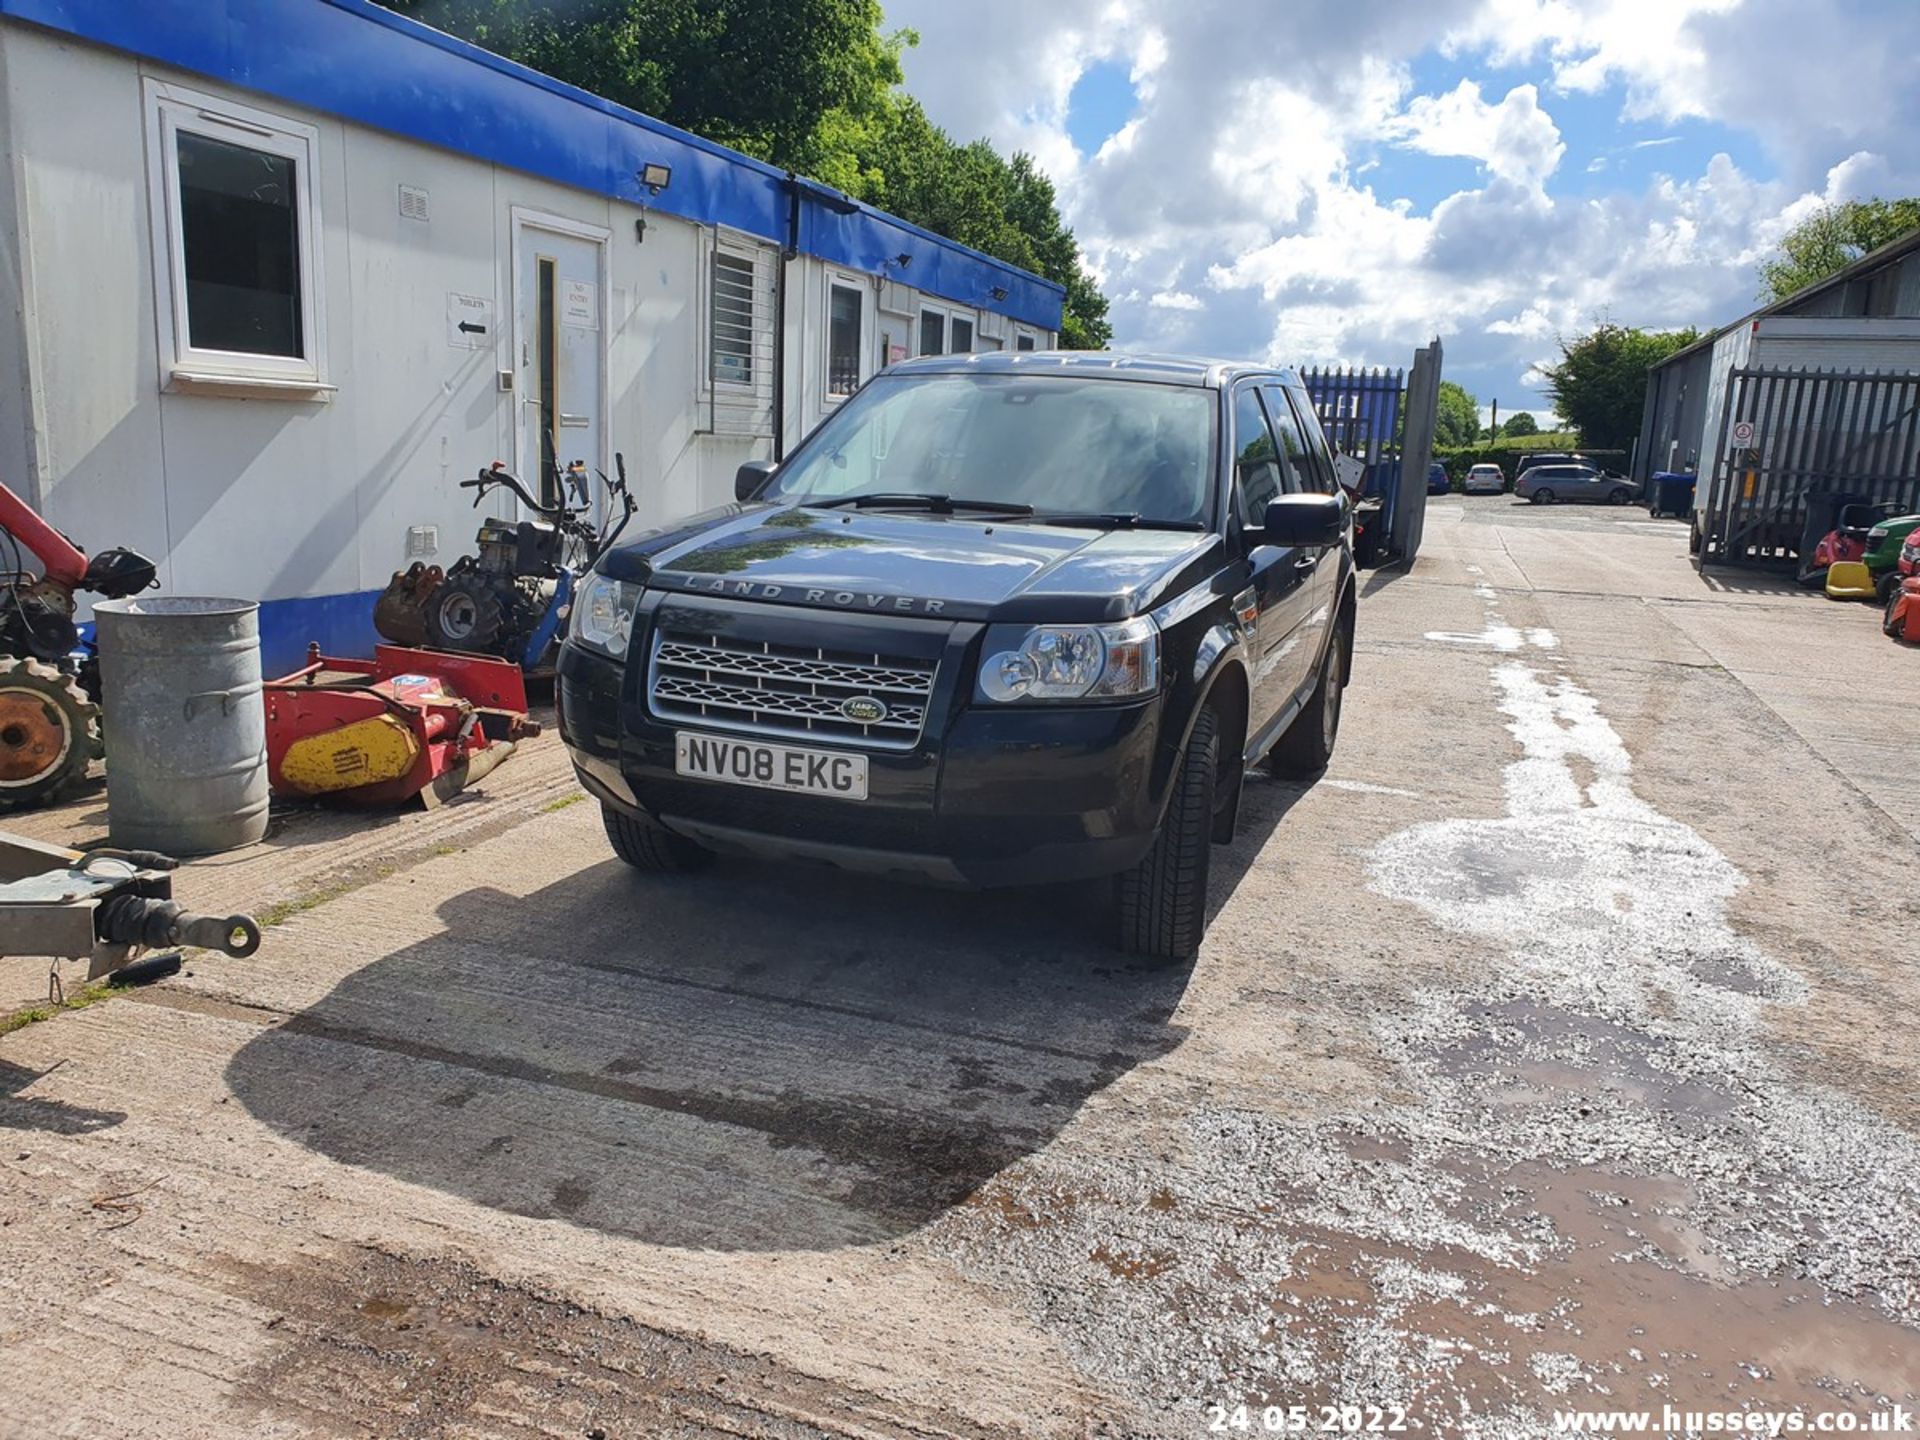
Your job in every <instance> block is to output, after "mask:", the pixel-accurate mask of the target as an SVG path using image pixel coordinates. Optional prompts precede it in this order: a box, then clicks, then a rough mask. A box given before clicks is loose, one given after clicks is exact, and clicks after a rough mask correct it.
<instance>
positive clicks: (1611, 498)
mask: <svg viewBox="0 0 1920 1440" xmlns="http://www.w3.org/2000/svg"><path fill="white" fill-rule="evenodd" d="M1632 498H1633V492H1632V491H1631V490H1626V489H1621V488H1616V489H1613V490H1609V491H1608V492H1607V504H1609V505H1624V504H1626V503H1627V502H1628V501H1629V500H1631V499H1632Z"/></svg>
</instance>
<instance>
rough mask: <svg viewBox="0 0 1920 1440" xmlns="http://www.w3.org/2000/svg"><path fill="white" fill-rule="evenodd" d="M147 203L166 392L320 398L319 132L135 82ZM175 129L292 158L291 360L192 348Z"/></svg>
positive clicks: (323, 373)
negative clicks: (144, 125) (294, 331)
mask: <svg viewBox="0 0 1920 1440" xmlns="http://www.w3.org/2000/svg"><path fill="white" fill-rule="evenodd" d="M143 89H144V92H145V101H146V106H145V109H146V115H147V121H148V129H147V199H148V211H149V220H150V223H151V225H152V231H153V259H154V270H155V275H154V297H155V318H156V322H157V327H158V338H159V348H160V368H161V378H162V382H163V384H164V385H165V386H166V388H168V389H194V388H200V387H215V388H218V387H239V388H243V389H247V390H258V391H264V392H269V393H270V392H273V391H285V392H290V393H293V394H295V395H298V396H302V397H307V396H313V395H317V394H328V393H331V392H332V390H333V388H334V387H333V386H331V385H329V384H328V383H327V330H326V303H325V274H324V270H323V261H322V256H321V241H320V226H321V214H320V183H319V158H320V132H319V130H318V129H316V128H315V127H314V126H312V125H304V124H301V123H300V122H299V121H297V120H288V119H285V118H283V117H281V116H279V115H274V114H271V113H269V112H267V111H265V110H260V109H256V108H255V107H253V106H251V105H240V104H236V103H234V102H233V101H231V100H226V99H223V98H221V97H219V96H217V95H209V94H206V93H204V92H202V91H198V90H189V89H187V88H185V87H184V86H179V85H170V84H166V83H164V82H162V81H158V80H152V79H149V80H147V81H146V82H145V84H144V87H143ZM182 131H186V132H188V133H190V134H194V135H204V136H206V137H207V138H209V139H213V140H223V141H226V142H227V143H228V144H232V145H244V146H246V147H247V148H249V149H252V150H260V151H264V152H265V153H267V154H270V155H283V156H285V157H286V158H288V159H290V160H292V161H293V162H294V225H295V230H296V243H297V245H298V249H299V254H298V257H297V258H298V261H299V265H300V337H301V348H302V349H303V350H304V351H305V352H306V353H305V354H303V355H300V356H291V355H253V354H248V353H246V352H243V351H233V350H207V349H199V348H196V347H195V346H194V345H193V343H192V339H191V336H192V330H191V329H190V328H189V325H188V319H187V270H186V247H185V244H184V233H183V228H182V217H181V206H180V150H179V143H178V137H179V135H180V133H181V132H182Z"/></svg>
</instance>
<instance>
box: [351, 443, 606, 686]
mask: <svg viewBox="0 0 1920 1440" xmlns="http://www.w3.org/2000/svg"><path fill="white" fill-rule="evenodd" d="M613 462H614V471H615V476H616V478H614V479H611V480H609V479H608V478H607V475H606V473H605V472H604V471H602V472H599V473H600V480H601V483H602V485H603V486H604V487H605V489H606V501H607V503H606V506H605V513H604V518H603V520H602V521H601V522H600V523H599V524H597V525H596V523H595V522H594V520H593V519H592V511H593V503H592V499H591V496H590V495H589V493H588V479H587V477H588V471H587V467H586V465H585V463H584V462H582V461H578V460H576V461H574V462H573V463H572V464H571V465H569V466H568V467H567V468H566V470H564V471H562V472H560V473H559V475H558V476H557V477H556V478H557V479H558V480H559V481H560V483H559V484H558V485H556V486H555V490H556V492H557V494H558V499H557V500H556V501H555V502H554V503H552V504H544V503H542V502H541V501H540V500H539V499H537V498H536V497H535V496H534V495H532V494H531V493H530V492H529V491H528V490H527V487H526V486H525V485H523V484H522V483H521V482H520V480H519V479H518V477H516V476H514V475H513V474H511V473H510V472H509V471H508V470H507V468H506V466H505V465H503V464H501V463H500V462H499V461H495V462H494V463H493V464H492V465H490V466H488V467H487V468H486V469H484V470H481V471H480V472H479V474H478V475H476V476H475V477H474V478H473V479H471V480H463V481H461V482H460V488H461V489H463V490H473V491H474V492H475V494H474V497H473V503H474V507H475V508H476V509H477V508H478V507H479V506H480V504H481V502H482V501H484V500H485V499H486V498H487V496H488V495H489V494H491V493H492V492H493V491H494V490H496V489H504V490H506V491H508V492H509V493H511V494H512V495H513V496H514V497H515V498H516V499H518V500H519V502H520V504H521V506H522V508H523V510H524V511H525V512H528V513H530V514H531V515H532V516H533V517H534V518H532V519H524V520H501V519H498V518H495V517H492V516H489V517H488V518H486V519H484V520H482V521H481V522H480V529H479V531H478V533H477V534H476V535H475V537H474V550H475V553H474V554H472V555H463V556H461V557H460V559H458V560H456V561H455V562H454V563H453V564H452V565H451V566H450V567H448V568H447V569H446V570H445V571H442V570H441V569H440V567H439V566H437V565H426V564H424V563H422V562H419V561H416V562H415V563H414V564H412V565H411V566H409V567H408V568H407V569H405V570H396V571H394V573H393V579H392V580H391V581H389V582H388V584H387V588H386V590H385V591H384V592H382V594H381V596H380V598H379V599H378V600H377V601H375V602H374V607H373V625H374V628H375V629H376V630H378V631H379V632H380V634H381V635H383V636H385V637H386V638H387V639H388V640H391V641H393V642H394V643H395V644H397V645H411V646H416V647H418V646H427V647H430V648H433V649H436V650H458V651H465V652H469V653H474V654H483V655H494V656H498V657H499V658H500V659H503V660H511V661H514V662H516V663H517V664H519V665H520V666H521V668H522V669H524V670H527V671H540V670H543V669H545V668H547V667H548V665H549V663H550V657H551V653H552V651H553V649H554V647H555V644H556V642H557V640H558V637H559V634H560V627H561V622H562V621H563V620H564V619H565V618H566V613H567V607H568V606H569V605H570V604H571V603H572V600H573V588H574V585H575V584H576V583H577V582H578V580H579V577H580V576H581V575H583V574H585V573H586V572H587V570H588V569H590V568H591V567H592V565H593V563H594V561H596V560H598V559H599V558H600V556H601V555H602V554H604V553H605V552H606V550H607V549H608V548H609V547H610V546H611V545H612V544H613V543H614V541H615V540H617V539H618V538H619V536H620V532H621V531H622V530H624V529H625V528H626V525H627V522H628V520H630V519H631V518H632V517H633V510H634V503H633V495H632V492H631V490H630V489H629V488H628V485H627V465H626V459H625V457H624V456H621V455H618V454H616V455H615V456H614V457H613Z"/></svg>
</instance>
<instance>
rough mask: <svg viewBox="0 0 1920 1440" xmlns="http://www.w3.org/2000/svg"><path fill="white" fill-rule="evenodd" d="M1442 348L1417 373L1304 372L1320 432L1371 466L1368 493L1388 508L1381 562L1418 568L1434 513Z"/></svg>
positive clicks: (1418, 356) (1364, 486)
mask: <svg viewBox="0 0 1920 1440" xmlns="http://www.w3.org/2000/svg"><path fill="white" fill-rule="evenodd" d="M1440 359H1441V351H1440V341H1439V340H1438V339H1437V338H1436V339H1435V340H1434V341H1433V343H1432V344H1431V345H1428V346H1427V347H1425V348H1424V349H1421V350H1418V351H1416V352H1415V353H1414V362H1413V373H1412V375H1411V377H1409V375H1408V373H1407V372H1406V371H1405V370H1384V369H1374V370H1366V369H1361V370H1354V369H1350V368H1346V367H1341V368H1339V369H1334V368H1331V367H1327V368H1317V369H1311V370H1302V371H1301V372H1300V379H1301V380H1302V381H1303V382H1304V383H1305V384H1306V387H1307V393H1308V394H1309V395H1311V396H1312V397H1313V408H1314V411H1315V413H1316V414H1318V415H1319V417H1320V428H1321V429H1322V430H1323V431H1325V432H1326V436H1327V443H1328V444H1329V445H1331V446H1332V447H1333V448H1334V450H1335V452H1336V453H1338V454H1342V455H1351V456H1353V457H1354V459H1356V460H1358V461H1360V463H1361V464H1362V465H1363V466H1365V467H1366V468H1365V473H1364V477H1363V479H1362V481H1361V486H1360V489H1361V493H1362V494H1364V495H1371V496H1378V497H1379V499H1380V502H1381V528H1382V531H1383V537H1376V538H1378V539H1379V548H1378V549H1376V547H1375V545H1373V544H1369V545H1368V546H1367V549H1368V551H1369V552H1370V553H1373V554H1374V555H1376V556H1377V557H1379V558H1385V557H1386V556H1391V557H1392V558H1394V559H1398V560H1403V561H1411V560H1412V559H1413V557H1414V555H1415V553H1416V552H1417V551H1418V550H1419V548H1420V539H1421V535H1422V533H1423V531H1424V528H1425V522H1426V509H1427V462H1428V461H1429V460H1430V459H1431V458H1432V455H1433V426H1434V418H1435V412H1436V410H1437V409H1438V405H1439V385H1440Z"/></svg>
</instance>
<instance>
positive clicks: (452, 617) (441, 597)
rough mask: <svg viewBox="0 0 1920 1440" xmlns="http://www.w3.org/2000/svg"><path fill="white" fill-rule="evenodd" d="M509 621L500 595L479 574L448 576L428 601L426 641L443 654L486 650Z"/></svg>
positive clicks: (471, 571)
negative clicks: (445, 652)
mask: <svg viewBox="0 0 1920 1440" xmlns="http://www.w3.org/2000/svg"><path fill="white" fill-rule="evenodd" d="M506 618H507V615H506V608H505V607H504V606H503V605H502V604H501V603H500V594H499V592H498V591H497V590H495V589H494V587H493V585H492V583H491V582H490V581H489V580H488V579H487V577H486V576H484V575H482V574H481V573H480V572H479V571H477V570H468V571H465V572H463V573H461V574H459V575H449V576H448V577H447V578H446V579H445V580H443V581H442V582H441V583H440V587H439V588H438V589H436V590H435V591H434V592H433V593H432V594H431V595H429V596H428V597H427V604H426V621H427V639H428V641H430V642H431V643H432V644H433V645H434V646H435V647H436V648H438V649H441V650H485V649H486V648H487V647H488V646H489V645H491V644H493V642H494V641H495V640H497V639H499V638H500V631H501V629H502V628H503V627H504V626H505V624H506Z"/></svg>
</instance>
